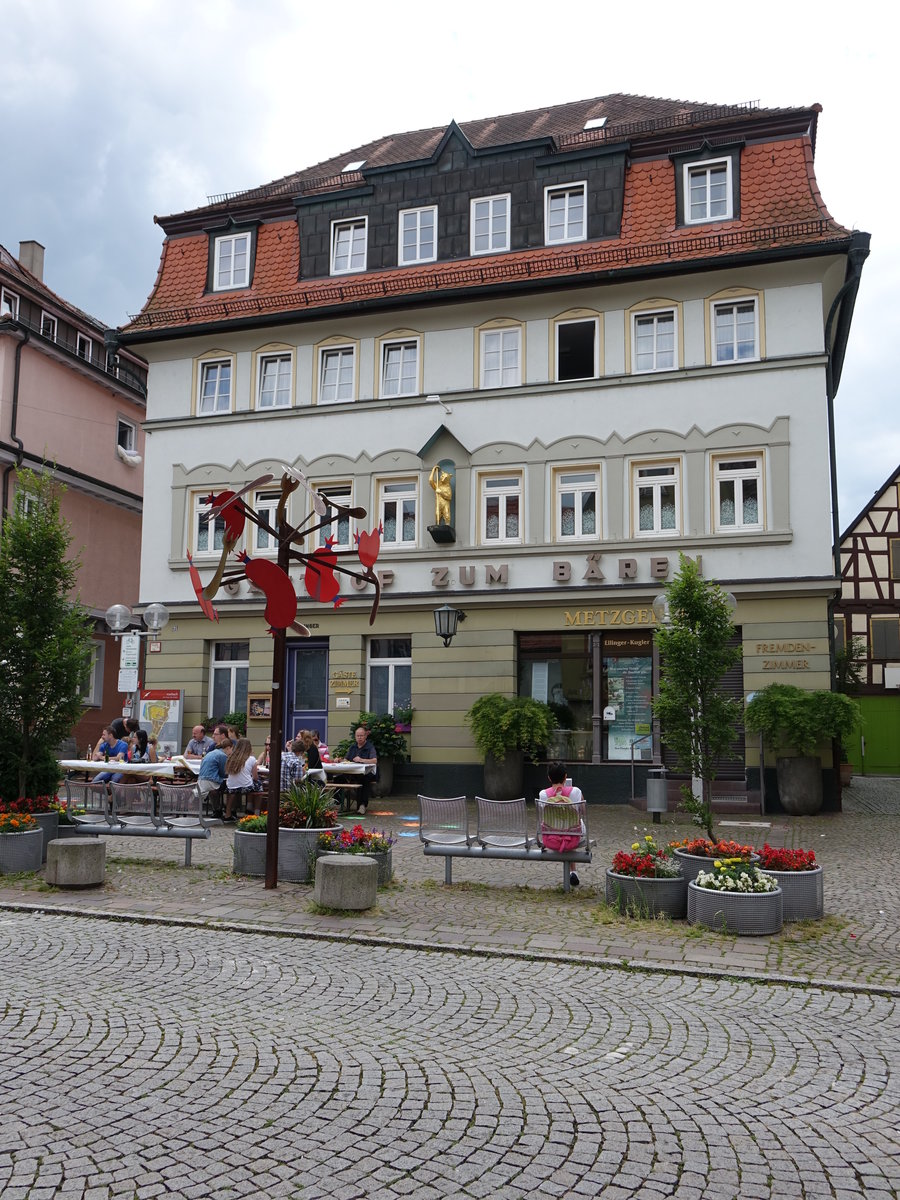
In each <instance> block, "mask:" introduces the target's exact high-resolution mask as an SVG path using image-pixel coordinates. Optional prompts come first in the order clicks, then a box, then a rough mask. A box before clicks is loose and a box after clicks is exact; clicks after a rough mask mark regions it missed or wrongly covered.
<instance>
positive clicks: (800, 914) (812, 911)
mask: <svg viewBox="0 0 900 1200" xmlns="http://www.w3.org/2000/svg"><path fill="white" fill-rule="evenodd" d="M764 870H765V872H766V874H767V875H771V876H772V878H773V879H777V880H778V886H779V887H780V888H781V890H782V892H783V894H784V904H783V916H784V920H785V921H818V920H820V919H821V918H822V917H823V916H824V914H825V902H824V894H823V893H824V889H823V887H822V884H823V872H822V868H821V867H816V869H815V870H814V871H770V870H769V868H768V867H765V868H764Z"/></svg>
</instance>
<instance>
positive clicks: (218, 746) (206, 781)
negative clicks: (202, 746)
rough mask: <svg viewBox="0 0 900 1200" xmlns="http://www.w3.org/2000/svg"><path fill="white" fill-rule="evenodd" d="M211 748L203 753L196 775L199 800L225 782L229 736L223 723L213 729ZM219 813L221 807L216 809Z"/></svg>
mask: <svg viewBox="0 0 900 1200" xmlns="http://www.w3.org/2000/svg"><path fill="white" fill-rule="evenodd" d="M212 737H213V743H214V745H213V748H212V750H210V751H209V752H208V753H207V754H204V755H203V761H202V762H201V763H200V772H199V774H198V777H197V788H198V790H199V792H200V798H201V800H205V799H206V797H207V796H209V795H210V794H211V793H212V792H218V791H219V789H220V788H221V786H222V784H223V783H224V782H225V780H226V778H227V776H228V771H227V770H226V767H225V763H226V761H227V759H228V753H227V752H229V751H230V750H231V738H230V737H229V736H228V730H227V729H226V728H225V726H224V725H217V726H216V727H215V729H214V730H213V735H212ZM218 811H219V813H221V811H222V810H221V809H219V810H218Z"/></svg>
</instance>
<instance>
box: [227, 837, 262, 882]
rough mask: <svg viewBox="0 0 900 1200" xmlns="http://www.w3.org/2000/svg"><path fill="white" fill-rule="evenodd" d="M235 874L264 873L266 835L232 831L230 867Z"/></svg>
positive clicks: (257, 874) (259, 874)
mask: <svg viewBox="0 0 900 1200" xmlns="http://www.w3.org/2000/svg"><path fill="white" fill-rule="evenodd" d="M231 869H232V870H233V871H234V873H235V875H256V876H260V877H261V876H263V875H265V873H266V835H265V834H264V833H244V832H243V831H242V830H240V829H236V830H235V831H234V852H233V857H232V867H231Z"/></svg>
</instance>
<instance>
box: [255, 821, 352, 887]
mask: <svg viewBox="0 0 900 1200" xmlns="http://www.w3.org/2000/svg"><path fill="white" fill-rule="evenodd" d="M334 829H337V830H340V829H341V826H340V825H336V826H332V829H331V831H333V830H334ZM331 831H329V830H325V829H285V828H284V827H283V826H280V827H279V829H278V880H279V882H280V883H309V882H310V880H311V879H312V878H313V874H314V871H315V862H316V849H317V843H318V840H319V834H320V833H327V832H331ZM232 870H233V871H234V873H235V875H257V876H262V875H265V873H266V835H265V834H264V833H244V832H243V831H242V830H240V829H236V830H235V831H234V854H233V865H232Z"/></svg>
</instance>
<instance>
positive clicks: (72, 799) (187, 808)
mask: <svg viewBox="0 0 900 1200" xmlns="http://www.w3.org/2000/svg"><path fill="white" fill-rule="evenodd" d="M65 782H66V799H67V803H68V805H69V806H70V808H69V812H70V816H71V817H72V820H73V821H74V822H75V823H76V824H77V825H78V827H79V833H82V834H85V835H87V834H96V835H100V836H103V837H160V838H180V839H182V840H183V841H184V865H185V866H186V867H189V866H190V865H191V847H192V843H193V840H194V838H204V839H208V838H209V837H210V834H211V830H210V827H209V826H208V825H207V824H206V821H205V820H204V817H203V801H202V799H201V797H200V791H199V788H198V787H197V786H196V784H187V785H186V786H178V785H173V784H166V783H158V784H156V785H155V791H156V794H154V785H152V784H149V783H113V784H110V790H109V791H107V789H106V785H105V784H102V783H101V784H97V783H87V784H84V783H79V782H77V781H72V780H68V779H67V780H66V781H65ZM157 797H158V799H157ZM72 804H74V805H76V806H77V807H78V808H83V809H84V812H82V813H74V812H72V809H71V805H72Z"/></svg>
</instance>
